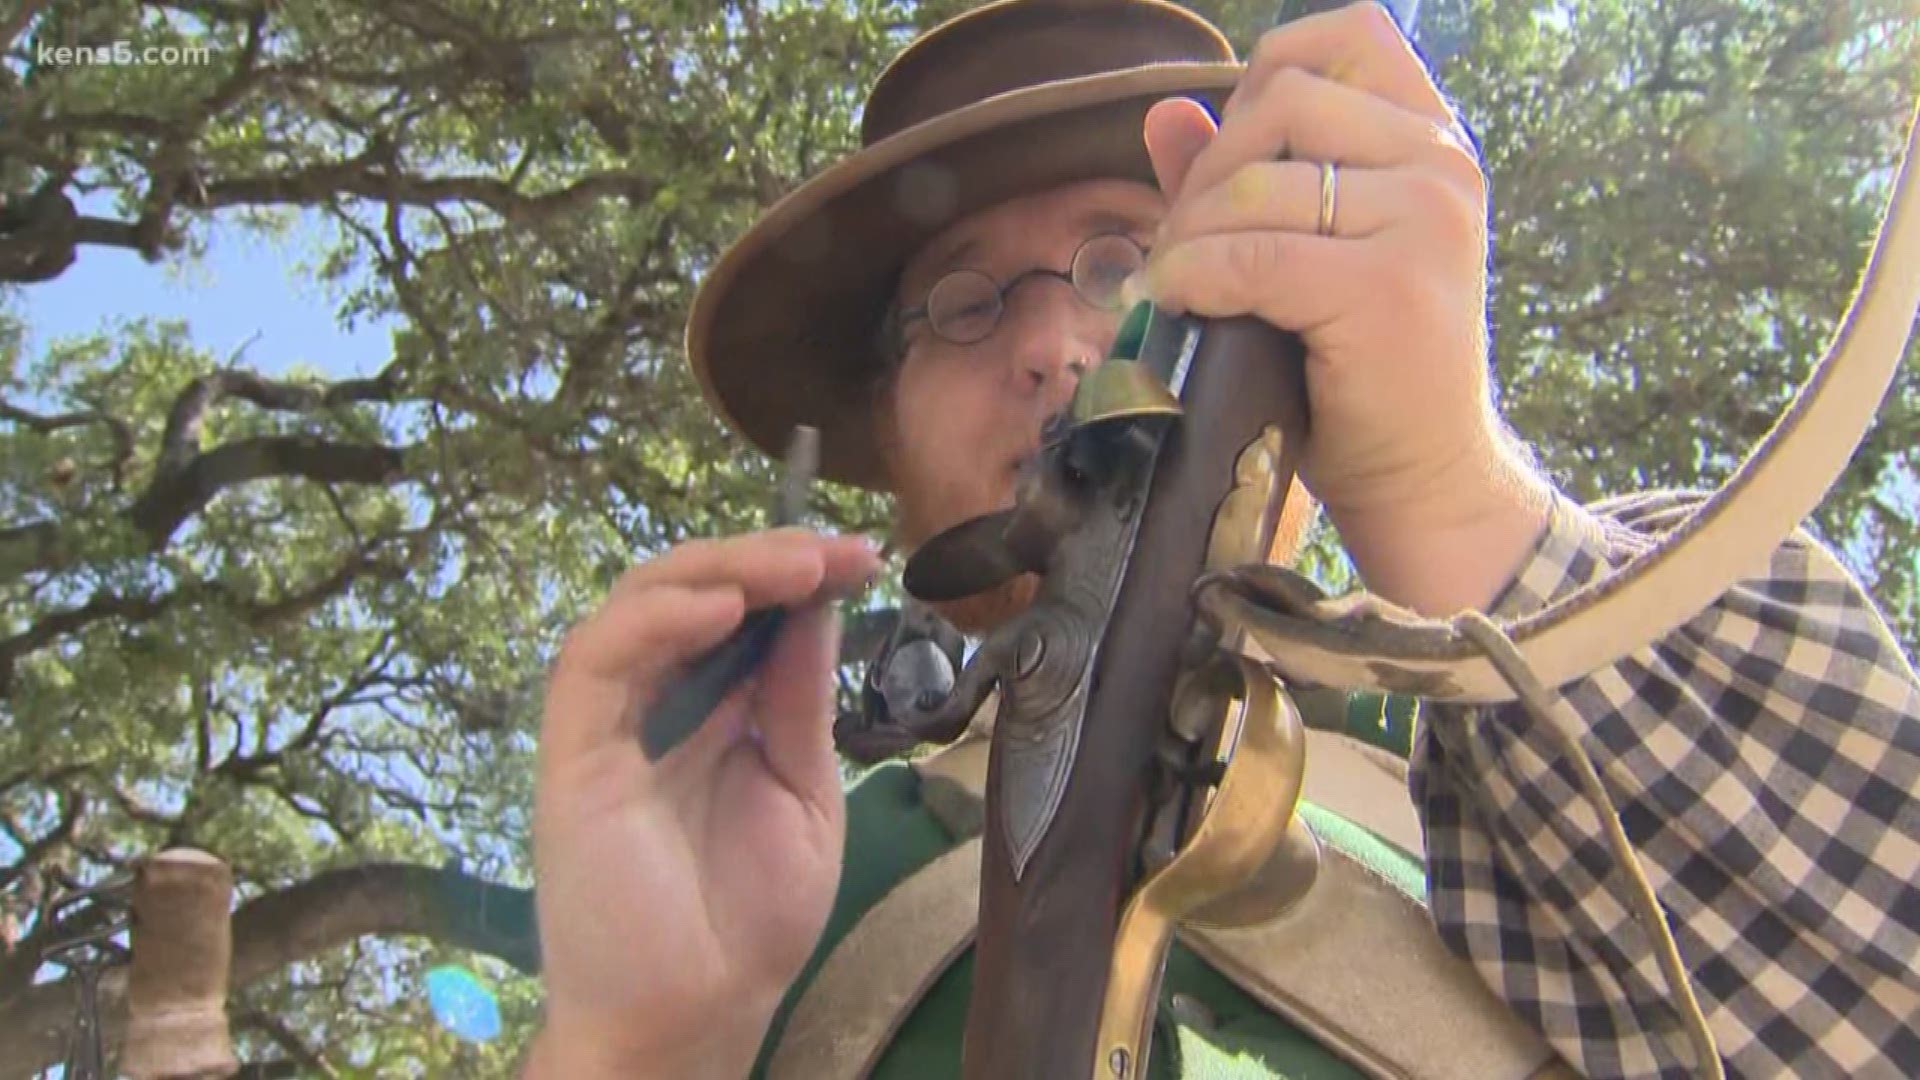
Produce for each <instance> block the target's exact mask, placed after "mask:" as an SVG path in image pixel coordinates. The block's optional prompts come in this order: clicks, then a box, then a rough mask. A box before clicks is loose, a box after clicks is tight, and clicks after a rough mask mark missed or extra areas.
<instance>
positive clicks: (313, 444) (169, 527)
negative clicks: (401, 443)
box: [128, 435, 406, 550]
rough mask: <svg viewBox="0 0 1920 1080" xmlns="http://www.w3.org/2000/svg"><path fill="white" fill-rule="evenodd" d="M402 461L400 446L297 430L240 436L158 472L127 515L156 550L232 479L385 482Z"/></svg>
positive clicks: (232, 483)
mask: <svg viewBox="0 0 1920 1080" xmlns="http://www.w3.org/2000/svg"><path fill="white" fill-rule="evenodd" d="M405 461H406V449H405V448H402V447H392V446H355V445H353V444H351V443H338V442H328V441H326V440H323V439H311V438H306V437H304V436H297V435H267V436H260V437H256V438H251V439H240V440H237V441H235V442H231V443H228V444H226V445H225V446H221V447H218V448H216V449H214V450H210V451H208V452H206V453H204V454H201V455H199V456H198V457H195V458H194V459H192V460H191V461H189V462H187V463H186V464H185V465H184V466H182V467H179V468H178V469H176V470H174V471H172V472H167V471H161V472H160V473H158V474H157V475H156V476H155V477H154V480H153V484H152V485H151V486H150V487H148V488H147V490H146V492H145V494H143V495H141V496H140V498H139V500H138V501H137V502H135V503H134V504H133V507H132V508H131V509H130V510H129V511H128V516H129V517H131V518H132V519H133V523H134V525H135V526H137V527H138V528H139V529H140V531H141V532H143V533H146V534H147V539H148V541H149V542H151V543H152V545H153V547H154V549H155V550H159V549H161V548H164V547H166V546H167V543H168V542H169V541H170V540H172V538H173V533H174V530H176V529H178V528H179V527H180V524H181V523H182V522H184V521H186V520H187V518H189V517H191V516H193V515H194V514H196V513H198V512H199V511H200V510H201V509H203V508H204V507H205V506H206V505H207V504H208V503H209V502H211V501H213V498H214V496H216V495H218V494H219V493H220V492H221V491H223V490H225V489H227V488H230V487H233V486H235V485H238V484H244V483H248V482H250V481H253V480H266V479H271V478H274V477H300V478H303V479H307V480H319V481H323V482H327V483H353V484H385V483H391V482H392V481H393V480H394V479H395V478H397V477H398V476H399V475H400V471H401V468H402V466H403V465H404V463H405Z"/></svg>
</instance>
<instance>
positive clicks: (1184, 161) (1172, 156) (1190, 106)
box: [1141, 97, 1220, 203]
mask: <svg viewBox="0 0 1920 1080" xmlns="http://www.w3.org/2000/svg"><path fill="white" fill-rule="evenodd" d="M1141 127H1142V130H1141V137H1142V138H1143V139H1144V140H1145V141H1146V144H1147V157H1148V158H1149V159H1150V160H1151V161H1152V162H1153V176H1154V179H1155V180H1156V181H1158V182H1159V184H1160V191H1161V193H1162V194H1163V195H1165V196H1166V197H1167V201H1168V202H1169V203H1171V202H1172V201H1173V200H1174V199H1176V198H1178V197H1179V195H1180V185H1182V184H1183V183H1185V182H1186V179H1187V171H1188V170H1189V169H1191V168H1193V160H1194V159H1195V158H1197V157H1199V156H1200V151H1202V150H1205V149H1206V148H1207V144H1208V143H1210V142H1212V141H1213V136H1214V133H1215V132H1217V131H1219V130H1220V126H1219V125H1218V124H1216V123H1214V122H1213V116H1212V114H1210V113H1208V112H1207V107H1206V106H1205V105H1202V104H1201V103H1200V102H1198V101H1195V100H1194V99H1192V98H1184V97H1176V98H1166V99H1165V100H1162V101H1156V102H1154V103H1153V107H1152V108H1150V109H1148V110H1147V118H1146V121H1145V122H1144V123H1143V124H1142V125H1141Z"/></svg>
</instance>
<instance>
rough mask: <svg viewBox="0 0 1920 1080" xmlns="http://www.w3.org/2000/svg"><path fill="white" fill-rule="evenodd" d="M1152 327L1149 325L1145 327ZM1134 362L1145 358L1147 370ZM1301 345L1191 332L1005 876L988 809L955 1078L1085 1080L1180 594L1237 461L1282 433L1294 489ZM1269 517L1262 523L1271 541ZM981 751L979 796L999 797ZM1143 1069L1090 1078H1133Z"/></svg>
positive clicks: (1186, 631) (1195, 572)
mask: <svg viewBox="0 0 1920 1080" xmlns="http://www.w3.org/2000/svg"><path fill="white" fill-rule="evenodd" d="M1157 317H1158V316H1157ZM1143 359H1145V358H1144V357H1143ZM1304 365H1305V348H1304V346H1303V344H1302V343H1301V342H1300V340H1299V339H1298V338H1297V337H1296V336H1294V335H1292V334H1285V333H1282V332H1281V331H1278V330H1276V329H1274V328H1273V327H1271V326H1269V325H1268V324H1266V323H1264V322H1262V321H1260V320H1258V319H1254V318H1250V317H1245V318H1235V319H1224V320H1214V321H1211V322H1209V323H1207V324H1206V325H1205V329H1204V332H1203V333H1202V335H1201V339H1200V343H1199V346H1198V349H1197V351H1196V353H1195V355H1194V356H1193V359H1192V364H1191V368H1190V369H1189V374H1188V375H1187V377H1186V382H1185V385H1184V387H1183V390H1182V394H1181V397H1182V404H1183V408H1184V416H1183V417H1182V418H1181V420H1180V421H1179V422H1178V423H1176V424H1175V425H1174V426H1173V427H1172V428H1171V430H1169V431H1168V432H1167V434H1166V435H1165V437H1164V439H1163V441H1162V443H1161V446H1160V450H1159V453H1158V457H1157V462H1156V464H1155V466H1154V472H1153V476H1152V479H1151V482H1150V486H1149V488H1148V492H1149V494H1148V499H1147V502H1146V506H1145V508H1144V510H1143V511H1142V512H1141V518H1140V524H1139V528H1138V531H1137V533H1136V534H1135V540H1134V543H1133V546H1132V551H1131V556H1130V557H1129V559H1128V561H1127V568H1126V571H1125V576H1124V577H1123V578H1122V580H1121V584H1120V588H1119V591H1118V594H1117V598H1116V601H1115V604H1114V607H1113V610H1112V615H1111V618H1110V619H1109V620H1108V623H1107V626H1106V627H1105V630H1104V633H1103V634H1101V635H1100V645H1099V651H1098V652H1097V654H1096V656H1095V660H1094V668H1093V672H1092V678H1091V683H1090V689H1089V696H1088V699H1087V706H1086V711H1085V717H1084V728H1083V731H1082V734H1081V739H1080V743H1079V747H1078V751H1077V753H1076V755H1075V756H1074V760H1073V763H1072V766H1071V771H1070V774H1069V779H1068V780H1067V783H1066V787H1065V790H1064V793H1063V795H1062V796H1061V801H1060V804H1059V807H1058V810H1057V812H1056V816H1055V817H1054V819H1053V822H1052V825H1051V827H1050V828H1049V829H1048V831H1047V832H1046V834H1045V836H1044V838H1043V839H1042V840H1041V841H1040V843H1039V845H1038V846H1037V847H1036V848H1034V850H1033V852H1032V854H1031V856H1030V857H1029V858H1028V860H1027V862H1026V865H1025V869H1024V872H1022V873H1021V874H1019V875H1018V878H1017V879H1016V876H1015V874H1014V871H1013V860H1012V858H1011V857H1010V854H1009V851H1008V844H1007V841H1006V838H1005V837H1006V830H1005V829H1004V828H1002V821H1001V815H1002V814H1004V812H1005V807H1004V805H1003V804H1002V803H1001V802H1000V801H999V800H996V799H994V798H991V797H990V798H989V799H988V801H987V821H986V828H985V830H984V836H985V845H984V851H983V855H982V869H981V897H980V930H979V938H978V942H977V944H976V946H975V969H974V977H973V992H972V1000H971V1003H970V1005H969V1009H968V1014H967V1028H966V1038H965V1045H964V1051H963V1072H964V1075H965V1076H966V1077H967V1078H968V1080H1020V1078H1030V1080H1063V1078H1075V1077H1085V1076H1087V1075H1088V1073H1087V1070H1088V1062H1089V1061H1090V1060H1092V1055H1093V1053H1094V1046H1095V1039H1096V1035H1097V1032H1098V1029H1099V1024H1100V1013H1101V1006H1102V1001H1103V997H1104V995H1105V991H1106V985H1107V978H1108V971H1109V966H1110V964H1111V962H1112V954H1113V944H1114V936H1115V931H1116V928H1117V925H1118V922H1119V917H1120V912H1121V909H1122V907H1123V906H1124V905H1125V903H1126V901H1127V898H1128V896H1129V894H1130V893H1131V892H1132V891H1133V889H1134V887H1135V885H1136V884H1137V882H1138V881H1139V879H1140V876H1141V865H1140V847H1141V840H1142V837H1143V835H1144V831H1145V827H1146V823H1147V818H1148V815H1149V810H1150V802H1149V799H1150V791H1151V787H1152V783H1153V769H1154V756H1155V750H1156V746H1157V744H1158V742H1159V740H1160V739H1161V737H1162V735H1163V733H1164V732H1165V731H1166V730H1167V726H1168V710H1169V705H1170V702H1171V699H1172V695H1173V688H1174V680H1175V677H1176V675H1177V674H1178V673H1179V671H1180V667H1181V655H1182V652H1183V650H1184V649H1185V648H1186V647H1187V643H1188V640H1189V637H1190V633H1191V629H1192V627H1193V608H1192V605H1191V603H1190V602H1189V599H1188V589H1189V586H1190V585H1191V584H1192V583H1193V581H1194V579H1195V578H1196V577H1198V576H1199V574H1200V572H1201V570H1202V568H1203V565H1204V563H1205V560H1206V558H1207V545H1208V538H1209V535H1210V533H1211V532H1212V526H1213V521H1214V516H1215V513H1216V511H1217V509H1218V508H1219V506H1220V504H1221V501H1222V499H1223V498H1224V497H1225V496H1226V494H1227V492H1228V491H1229V490H1231V488H1232V487H1233V485H1234V467H1235V463H1236V461H1237V460H1238V458H1239V456H1240V454H1241V452H1242V451H1243V450H1244V449H1245V448H1246V447H1247V446H1248V444H1249V443H1252V442H1253V441H1255V440H1256V439H1258V438H1260V437H1261V435H1262V433H1263V432H1264V431H1265V430H1266V429H1267V428H1268V427H1269V426H1270V425H1277V426H1278V427H1279V429H1280V431H1281V432H1282V453H1281V459H1280V461H1279V462H1277V467H1276V469H1275V473H1274V485H1275V494H1274V498H1275V499H1278V498H1281V497H1283V496H1284V493H1285V492H1286V491H1287V490H1288V489H1289V488H1290V487H1291V486H1292V481H1293V476H1294V473H1295V471H1296V467H1297V462H1298V455H1299V448H1300V446H1301V444H1302V442H1303V440H1304V433H1305V430H1306V388H1305V367H1304ZM1274 517H1275V515H1273V514H1268V515H1267V516H1266V518H1265V519H1264V521H1265V524H1264V526H1263V527H1264V529H1265V530H1266V531H1267V533H1268V535H1266V536H1263V537H1261V538H1260V550H1262V551H1264V550H1266V547H1267V545H1268V543H1270V541H1271V530H1272V528H1273V521H1274ZM1004 750H1005V743H1004V741H1003V740H1002V739H1001V738H999V737H996V738H995V740H994V746H993V752H992V758H991V764H990V765H989V779H988V785H987V790H988V791H989V792H992V791H995V790H997V789H998V785H997V782H996V779H995V778H996V776H997V774H998V772H999V771H1000V769H1001V768H1002V765H1003V752H1004ZM1144 1068H1145V1061H1144V1060H1143V1061H1140V1062H1130V1063H1126V1067H1125V1068H1124V1069H1123V1070H1121V1071H1107V1072H1104V1073H1102V1074H1101V1075H1103V1076H1104V1077H1106V1078H1108V1080H1132V1078H1133V1077H1135V1076H1138V1075H1142V1074H1143V1073H1144Z"/></svg>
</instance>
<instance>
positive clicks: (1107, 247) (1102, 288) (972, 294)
mask: <svg viewBox="0 0 1920 1080" xmlns="http://www.w3.org/2000/svg"><path fill="white" fill-rule="evenodd" d="M1146 264H1147V251H1146V249H1145V248H1143V247H1141V246H1140V244H1139V243H1138V242H1137V241H1135V240H1134V239H1133V237H1131V236H1126V235H1123V234H1120V233H1102V234H1100V235H1098V236H1092V237H1088V238H1087V240H1086V241H1085V242H1084V243H1082V244H1081V245H1080V246H1079V247H1078V248H1077V249H1075V250H1074V253H1073V262H1072V263H1070V264H1069V265H1068V267H1067V270H1066V272H1064V273H1062V272H1061V271H1059V270H1052V269H1049V268H1047V267H1035V268H1034V269H1032V270H1027V271H1023V272H1022V273H1019V274H1015V275H1014V276H1013V278H1012V279H1011V280H1009V281H1008V282H1007V283H1006V284H1005V285H1000V284H996V283H995V282H994V280H993V279H992V278H991V277H988V276H987V275H986V274H985V273H983V272H981V271H979V270H951V271H948V272H947V274H946V276H944V277H942V278H941V279H940V280H939V281H937V282H934V285H933V289H932V290H931V291H930V292H928V293H927V302H926V304H925V305H924V306H922V307H917V308H913V309H912V310H910V311H904V312H902V313H901V314H900V326H901V328H902V329H904V328H905V327H906V325H907V324H908V323H910V322H912V321H913V320H914V319H917V318H925V319H926V320H927V325H928V326H929V327H931V328H932V329H933V332H934V335H935V336H937V337H939V338H940V339H941V340H942V341H947V342H951V343H952V344H955V345H971V344H973V343H974V342H976V341H981V340H983V339H985V338H986V336H987V335H988V334H991V333H993V330H994V327H996V326H999V325H1000V316H1001V314H1002V313H1004V312H1005V311H1006V307H1007V294H1009V293H1011V292H1012V291H1013V290H1014V288H1015V287H1017V286H1018V285H1019V284H1020V283H1021V282H1023V281H1026V280H1027V279H1028V278H1032V277H1052V278H1059V279H1060V280H1062V281H1064V282H1066V283H1067V284H1069V285H1072V286H1073V291H1074V293H1075V294H1077V295H1078V296H1079V297H1080V299H1081V300H1082V301H1083V302H1085V303H1086V304H1088V305H1089V306H1091V307H1095V308H1099V309H1100V310H1102V311H1118V310H1120V308H1121V306H1122V303H1123V296H1122V288H1123V286H1125V285H1126V282H1127V279H1128V278H1129V277H1132V276H1133V275H1134V274H1135V273H1136V272H1138V271H1139V269H1140V268H1141V267H1143V266H1145V265H1146Z"/></svg>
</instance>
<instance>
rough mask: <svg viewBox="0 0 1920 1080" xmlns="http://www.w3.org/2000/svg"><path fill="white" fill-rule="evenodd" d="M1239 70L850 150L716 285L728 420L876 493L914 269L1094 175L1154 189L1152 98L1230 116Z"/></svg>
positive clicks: (967, 115) (704, 315) (1095, 88)
mask: <svg viewBox="0 0 1920 1080" xmlns="http://www.w3.org/2000/svg"><path fill="white" fill-rule="evenodd" d="M1244 71H1245V68H1244V66H1243V65H1240V64H1236V63H1169V64H1154V65H1149V66H1145V67H1138V68H1131V69H1127V70H1124V71H1117V72H1107V73H1103V74H1099V75H1092V76H1088V77H1085V78H1079V79H1071V80H1065V81H1060V82H1053V83H1048V84H1046V85H1043V86H1038V87H1030V88H1026V89H1022V90H1016V91H1011V92H1009V93H1005V94H1000V95H998V96H995V97H991V98H988V99H986V100H984V101H981V102H979V103H977V104H974V105H971V106H967V107H965V108H962V109H957V110H954V111H953V112H950V113H947V114H945V115H942V116H940V117H937V118H936V119H933V120H930V121H927V122H926V123H923V124H920V125H917V126H915V127H911V128H908V129H906V130H905V131H902V132H900V133H899V134H897V135H894V136H892V137H890V138H887V139H884V140H881V141H880V142H877V143H874V144H873V145H872V146H869V147H867V148H865V149H863V150H861V151H859V152H857V153H855V154H852V155H850V156H849V157H847V158H846V159H845V160H843V161H841V162H840V163H838V164H837V165H835V166H833V167H832V168H829V169H828V170H826V171H825V172H822V173H821V174H820V175H818V176H817V177H815V178H814V179H813V180H811V181H809V182H808V183H806V184H804V185H802V186H801V187H799V188H797V189H796V190H794V191H793V192H792V193H791V194H789V195H788V196H787V197H786V198H784V199H782V200H781V201H780V202H779V203H777V204H775V205H774V206H773V207H772V208H771V209H770V210H768V211H767V213H766V214H765V215H764V216H763V217H762V218H761V219H760V220H759V221H758V222H756V223H755V224H754V226H753V227H752V228H751V229H749V230H748V231H747V232H746V234H745V235H743V236H742V237H741V238H740V240H739V241H738V242H737V243H735V244H734V245H733V247H732V248H730V249H728V251H727V252H726V254H725V255H724V256H722V257H721V259H720V260H719V262H718V263H716V264H715V265H714V267H713V269H712V270H711V271H710V272H709V274H708V275H707V277H706V280H705V281H704V282H703V283H702V285H701V288H700V291H699V294H698V295H697V296H696V297H695V298H694V304H693V312H692V315H691V316H690V318H689V319H688V322H687V356H688V359H689V362H690V363H691V364H692V365H693V370H694V374H695V375H696V377H697V378H698V379H699V381H700V388H701V391H702V393H704V394H705V395H706V398H707V400H708V402H709V403H710V404H711V405H712V406H713V408H714V409H715V410H716V411H717V412H718V413H719V414H720V416H721V418H722V419H723V420H725V421H726V422H727V423H729V424H730V425H731V426H732V427H733V428H734V429H735V430H737V431H739V432H740V433H741V434H743V435H745V436H746V437H747V439H748V440H749V441H750V442H752V443H753V444H754V445H755V446H757V447H759V448H760V449H761V450H762V451H765V452H767V453H769V454H776V455H777V454H779V453H780V452H781V451H782V449H784V447H785V446H786V444H787V442H788V440H789V438H790V437H791V434H792V431H793V428H794V426H795V425H797V424H808V425H811V426H813V427H815V428H818V429H819V431H820V475H821V476H823V477H825V478H827V479H831V480H838V481H841V482H843V483H848V484H854V485H857V486H859V487H864V488H870V489H873V490H885V486H886V478H885V474H884V471H883V469H882V466H881V461H880V457H879V451H878V448H877V444H876V442H875V439H874V431H873V421H874V405H875V400H874V394H873V390H874V387H875V385H876V381H875V377H876V375H877V374H878V370H877V365H878V363H879V359H880V357H879V352H878V350H877V348H876V340H875V332H876V329H877V327H878V325H879V320H880V318H881V316H882V315H883V314H884V312H885V309H886V305H887V303H888V301H889V300H890V298H891V292H892V290H893V288H894V283H895V280H896V278H897V276H898V274H899V272H900V269H901V267H902V266H903V265H904V264H905V262H906V260H907V259H908V258H909V257H911V256H912V254H913V253H914V252H915V251H916V250H917V249H918V248H919V247H920V246H921V245H922V244H924V243H926V242H927V241H928V240H929V239H931V238H932V237H934V236H935V235H936V234H938V233H939V232H940V231H941V230H943V229H945V228H947V227H948V226H950V225H952V224H953V223H954V222H956V221H958V220H960V219H961V218H964V217H966V216H968V215H969V214H972V213H975V212H977V211H979V210H983V209H986V208H987V207H990V206H993V205H995V204H997V203H1001V202H1004V201H1006V200H1008V199H1012V198H1017V197H1019V196H1021V195H1026V194H1031V193H1033V192H1037V191H1042V190H1045V189H1047V188H1050V187H1056V186H1058V185H1061V184H1066V183H1072V182H1075V181H1079V180H1093V179H1137V180H1140V181H1143V182H1146V183H1152V182H1153V179H1154V177H1153V168H1152V164H1151V162H1150V161H1149V160H1148V157H1147V153H1146V148H1145V146H1144V145H1143V143H1142V140H1141V125H1142V123H1143V122H1144V119H1145V117H1146V112H1147V110H1148V109H1149V108H1150V107H1152V105H1153V103H1154V102H1156V101H1160V100H1162V99H1164V98H1167V97H1171V96H1188V97H1195V98H1198V99H1200V100H1203V101H1206V102H1208V103H1210V104H1211V105H1213V106H1214V107H1215V108H1216V109H1217V108H1218V107H1219V106H1220V105H1222V103H1224V101H1225V99H1226V97H1227V95H1228V94H1230V93H1231V92H1232V91H1233V87H1234V85H1235V84H1237V83H1238V82H1239V80H1240V77H1241V75H1242V74H1243V73H1244Z"/></svg>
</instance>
